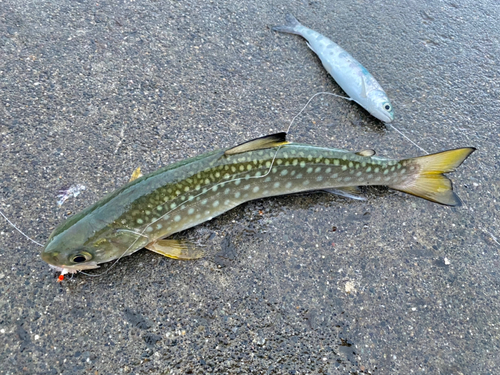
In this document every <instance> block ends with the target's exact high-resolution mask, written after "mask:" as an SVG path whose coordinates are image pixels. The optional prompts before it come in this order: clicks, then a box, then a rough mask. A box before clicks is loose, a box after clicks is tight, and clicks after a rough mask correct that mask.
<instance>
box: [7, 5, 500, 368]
mask: <svg viewBox="0 0 500 375" xmlns="http://www.w3.org/2000/svg"><path fill="white" fill-rule="evenodd" d="M288 12H290V13H292V14H294V15H295V16H296V17H297V18H298V19H299V20H300V21H302V22H303V23H304V24H305V25H306V26H309V27H311V28H314V29H315V30H317V31H319V32H322V33H323V34H325V35H327V36H328V37H330V38H331V39H333V40H334V41H336V42H337V43H338V44H340V45H341V46H343V47H344V48H345V49H346V50H347V51H349V52H350V53H351V54H352V55H353V56H354V57H355V58H357V59H358V60H359V61H360V62H362V63H363V65H365V67H366V68H367V69H368V70H369V71H370V72H371V73H372V74H373V75H374V76H375V77H376V78H377V80H378V81H379V82H380V83H381V85H382V86H383V87H384V88H385V90H386V92H387V93H388V95H389V97H390V98H391V100H392V103H393V105H394V108H395V121H394V123H393V124H394V126H395V127H397V128H398V129H399V130H400V131H401V132H402V133H404V134H405V135H406V136H407V137H408V138H410V139H412V140H413V141H414V142H416V143H417V144H418V145H419V146H420V147H421V148H422V149H424V150H426V151H427V152H429V153H430V152H437V151H441V150H444V149H450V148H456V147H464V146H473V147H476V148H477V149H478V151H476V152H475V153H474V154H473V155H472V156H471V157H470V158H469V159H468V160H467V161H466V162H465V163H464V164H463V165H462V166H461V167H460V168H459V169H458V170H457V171H456V172H455V173H453V174H452V175H451V177H452V179H453V181H454V188H455V190H456V192H457V194H458V195H459V196H460V197H461V198H462V200H463V205H462V206H461V207H456V208H449V207H443V206H440V205H437V204H433V203H430V202H427V201H424V200H422V199H419V198H416V197H412V196H407V195H404V194H402V193H397V192H393V191H389V190H388V189H384V188H377V189H369V190H367V191H365V192H364V194H365V195H366V196H367V197H368V200H367V201H354V200H346V199H342V198H339V197H336V196H333V195H331V194H327V193H309V194H301V195H295V196H285V197H280V198H274V199H267V200H259V201H254V202H250V203H248V204H245V205H242V206H240V207H238V208H236V209H234V210H232V211H230V212H229V213H227V214H225V215H222V216H220V217H218V218H216V219H214V220H212V221H211V222H208V223H206V224H204V225H201V226H199V227H197V228H194V229H191V230H189V231H186V232H185V233H182V234H180V236H181V237H186V236H187V237H190V238H197V239H200V241H203V242H204V243H205V245H206V249H207V256H206V257H205V258H204V259H202V260H198V261H192V262H181V261H175V260H171V259H166V258H162V257H160V256H159V255H156V254H153V253H151V252H148V251H147V250H143V251H140V252H138V253H136V254H134V255H133V256H130V257H127V258H125V259H122V260H121V261H120V262H119V263H118V264H116V265H115V266H114V267H112V268H110V267H109V265H104V266H103V267H101V268H100V269H99V270H96V271H92V272H89V273H91V274H92V275H98V274H101V273H102V272H103V271H106V273H105V274H103V275H102V276H100V277H92V276H87V275H83V274H79V275H76V276H75V277H73V278H72V279H69V278H68V279H67V280H65V281H64V282H62V283H57V282H56V280H57V276H58V275H57V274H56V273H55V272H54V271H53V270H51V269H50V268H49V267H48V266H47V264H45V263H44V262H43V261H42V260H41V259H40V257H39V253H40V251H41V248H39V247H38V246H37V245H35V244H33V243H31V242H29V241H28V240H26V239H25V238H24V237H22V236H21V235H20V234H19V233H18V232H16V231H15V230H14V229H13V228H12V227H10V226H9V225H8V224H7V223H6V222H5V221H4V220H3V219H2V218H0V363H1V366H0V374H83V373H88V374H187V373H192V374H203V373H217V374H245V373H255V374H396V373H398V374H403V373H404V374H412V373H415V374H416V373H425V374H495V373H498V368H499V367H500V355H499V347H500V340H499V339H500V332H499V329H500V314H499V311H500V301H499V295H498V294H499V289H500V275H499V271H498V267H499V265H500V263H499V248H500V231H499V222H498V212H499V202H498V196H499V189H500V179H499V177H498V175H499V173H498V171H499V164H498V160H499V157H500V149H499V146H498V145H499V141H500V125H499V120H498V119H499V118H500V105H499V97H500V84H499V80H500V73H499V67H500V63H499V60H498V59H499V56H500V39H499V35H500V22H499V19H500V6H499V3H498V2H497V1H496V0H489V1H474V2H471V1H466V0H455V1H451V0H450V1H439V2H436V1H412V0H409V1H405V2H401V1H394V0H392V1H390V0H389V1H378V0H377V1H368V0H366V1H347V0H342V1H341V0H338V1H283V0H275V1H239V2H237V1H197V0H194V1H190V2H182V1H116V2H108V1H102V2H101V1H98V0H97V1H92V2H90V1H85V0H80V1H61V0H55V1H50V2H39V1H22V0H16V1H14V0H10V1H9V0H7V1H5V0H4V1H1V2H0V89H1V94H0V161H1V162H0V209H1V210H2V212H3V213H4V214H5V215H7V217H8V218H9V219H10V220H12V221H13V222H14V223H15V224H16V225H17V226H18V227H19V228H21V229H22V230H23V231H25V232H26V233H27V234H28V235H30V236H31V237H33V238H34V239H35V240H37V241H39V242H41V243H44V242H45V241H46V239H47V238H48V236H49V235H50V233H51V231H52V230H53V229H54V228H55V227H56V226H57V225H58V224H60V223H61V222H62V221H63V220H64V219H65V218H66V217H68V216H70V215H72V214H73V213H75V212H77V211H79V210H81V209H83V208H85V207H86V206H88V205H89V204H91V203H93V202H95V201H97V200H98V199H100V198H101V197H103V196H104V195H105V194H106V193H107V192H110V191H112V190H114V189H115V188H117V187H119V186H121V185H122V184H124V183H125V182H126V181H128V178H129V176H130V174H131V173H132V171H133V170H134V169H135V168H136V167H138V166H141V167H142V169H143V171H145V172H148V171H153V170H155V169H156V168H158V167H159V166H161V165H165V164H168V163H171V162H174V161H178V160H182V159H185V158H187V157H191V156H195V155H198V154H200V153H203V152H205V151H208V150H212V149H214V148H222V147H228V146H231V145H235V144H238V143H240V142H242V141H245V140H248V139H250V138H252V137H256V136H260V135H263V134H267V133H270V132H276V131H281V130H284V129H285V128H286V127H287V126H288V124H289V122H290V120H291V119H292V118H293V116H295V115H296V114H297V113H298V112H299V110H300V109H301V108H302V106H303V105H304V104H305V103H306V101H307V100H308V99H309V97H310V96H312V95H313V94H314V93H316V92H319V91H329V92H336V93H338V94H341V93H342V92H341V90H340V89H339V87H338V86H337V85H336V84H335V83H334V82H333V80H332V79H331V78H330V77H329V76H328V75H327V74H326V72H325V71H324V70H323V68H322V67H321V64H320V62H319V60H318V59H317V58H316V57H315V55H314V54H313V53H312V52H311V51H310V50H309V49H308V48H307V45H306V43H305V42H304V40H302V39H301V38H300V37H298V36H295V35H287V34H278V33H275V32H273V31H271V27H272V26H274V25H279V24H282V23H283V22H284V19H285V14H286V13H288ZM290 137H291V139H292V140H294V141H299V142H304V143H310V144H316V145H322V146H330V147H336V148H347V149H350V150H362V149H367V148H370V149H375V150H377V153H378V155H382V156H387V157H395V158H399V157H410V156H417V155H421V154H423V151H422V150H420V149H418V148H417V147H416V146H414V145H412V144H411V143H410V142H409V141H408V140H406V139H405V138H404V137H403V136H402V135H400V134H399V133H398V132H396V131H395V130H393V129H391V128H385V127H384V125H383V124H381V123H380V122H379V121H377V120H375V119H373V118H372V117H370V116H369V115H368V114H367V113H366V112H365V111H364V110H362V109H361V108H360V107H359V106H357V105H356V104H354V103H351V102H348V101H345V100H342V99H339V98H332V97H327V96H321V97H319V98H316V99H315V100H314V101H313V103H312V104H311V105H310V107H308V108H307V110H306V111H305V113H304V114H303V115H302V116H300V117H299V118H298V119H297V122H296V124H295V126H294V128H293V129H292V132H291V136H290ZM76 184H81V185H84V186H85V187H86V190H85V191H83V192H82V193H81V194H80V195H78V196H77V197H71V198H69V199H68V200H67V201H66V202H65V203H64V204H63V205H62V206H61V207H58V205H57V200H58V197H57V195H58V193H59V190H61V189H63V188H67V187H69V186H72V185H76Z"/></svg>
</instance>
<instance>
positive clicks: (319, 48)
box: [273, 14, 394, 122]
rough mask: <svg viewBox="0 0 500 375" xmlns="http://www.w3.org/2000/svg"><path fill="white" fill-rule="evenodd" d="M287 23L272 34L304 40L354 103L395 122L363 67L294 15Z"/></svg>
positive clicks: (379, 89) (381, 92)
mask: <svg viewBox="0 0 500 375" xmlns="http://www.w3.org/2000/svg"><path fill="white" fill-rule="evenodd" d="M286 21H287V23H288V24H287V25H285V26H276V27H273V30H274V31H279V32H283V33H291V34H297V35H300V36H302V37H303V38H304V39H306V40H307V43H308V46H309V47H310V48H311V49H312V50H313V51H314V52H315V53H316V54H317V55H318V57H319V58H320V59H321V62H322V63H323V66H324V67H325V69H326V71H327V72H328V73H330V75H331V76H332V77H333V79H335V81H336V82H337V83H338V85H339V86H340V87H342V89H343V90H344V91H345V92H346V94H347V95H349V97H350V98H351V99H352V100H354V101H355V102H356V103H358V104H359V105H360V106H362V107H363V108H364V109H366V110H367V111H368V112H370V114H372V115H373V116H374V117H376V118H378V119H379V120H381V121H384V122H391V121H392V120H393V119H394V112H393V108H392V104H391V102H390V100H389V98H388V97H387V94H386V93H385V91H384V89H382V87H381V86H380V84H379V83H378V82H377V80H376V79H375V78H373V76H372V75H371V74H370V72H368V70H366V68H365V67H364V66H363V65H361V64H360V63H359V62H358V61H357V60H356V59H354V57H352V56H351V55H350V54H349V53H348V52H346V51H345V50H344V49H343V48H342V47H340V46H339V45H338V44H336V43H334V42H333V41H332V40H330V39H328V38H327V37H326V36H324V35H321V34H320V33H318V32H316V31H314V30H312V29H309V28H307V27H305V26H303V25H302V24H301V23H300V22H299V21H297V19H296V18H295V17H294V16H292V15H291V14H288V15H287V16H286Z"/></svg>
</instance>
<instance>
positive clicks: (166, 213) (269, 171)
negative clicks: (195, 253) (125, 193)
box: [78, 145, 283, 277]
mask: <svg viewBox="0 0 500 375" xmlns="http://www.w3.org/2000/svg"><path fill="white" fill-rule="evenodd" d="M281 147H283V146H281V145H280V146H278V149H277V150H276V152H275V153H274V156H273V159H272V161H271V164H270V166H269V168H268V169H267V172H266V173H264V174H263V175H262V176H250V177H249V178H248V179H251V178H263V177H266V176H268V175H269V173H271V171H272V168H273V166H274V162H275V160H276V157H277V156H278V152H279V150H280V149H281ZM243 173H244V172H241V173H238V174H237V175H240V174H243ZM242 179H243V178H233V179H232V180H228V181H221V182H219V183H217V184H215V185H213V186H212V187H211V188H210V189H207V190H206V191H202V192H201V193H199V194H198V195H194V196H193V197H192V198H191V199H189V200H188V201H186V202H184V203H181V204H180V205H179V206H177V207H175V208H173V209H171V210H170V211H168V212H165V213H164V214H163V215H162V216H160V217H159V218H158V219H156V220H154V221H152V222H151V223H149V224H148V225H147V226H145V227H144V229H143V230H142V232H140V233H139V232H134V231H132V230H130V232H131V233H133V234H136V235H137V236H139V237H145V238H148V237H147V236H146V235H145V234H144V232H146V230H147V229H148V228H149V227H150V226H152V225H153V224H155V223H156V222H158V221H159V220H162V219H163V218H165V217H166V216H167V215H169V214H171V213H172V212H173V211H175V210H177V209H180V208H181V207H182V206H184V205H186V204H187V203H189V202H191V201H193V200H194V199H196V198H197V197H199V196H201V195H203V194H206V193H207V192H208V191H209V190H211V189H213V188H214V187H215V186H219V185H223V184H226V183H230V182H234V181H238V180H242ZM171 234H174V233H171ZM139 237H138V238H137V239H135V241H134V242H132V243H131V244H130V245H129V247H128V248H127V249H126V250H125V251H124V252H123V253H122V254H121V255H120V256H119V257H118V258H117V259H115V261H114V262H113V264H111V266H110V267H108V268H107V269H106V271H104V272H102V273H100V274H97V275H95V274H89V273H86V272H84V271H78V272H80V273H82V274H84V275H86V276H90V277H100V276H103V275H105V274H106V273H108V272H109V271H110V270H111V269H112V268H113V267H114V266H115V265H116V264H117V263H118V261H119V260H120V259H122V258H123V257H124V256H125V254H127V252H128V251H129V250H130V249H131V248H132V247H133V246H134V245H135V244H136V243H137V241H138V240H139Z"/></svg>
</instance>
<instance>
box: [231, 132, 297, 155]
mask: <svg viewBox="0 0 500 375" xmlns="http://www.w3.org/2000/svg"><path fill="white" fill-rule="evenodd" d="M287 143H290V142H288V141H287V140H286V133H285V132H281V133H276V134H270V135H265V136H264V137H259V138H255V139H252V140H250V141H247V142H244V143H242V144H239V145H238V146H235V147H233V148H230V149H229V150H226V151H225V152H224V155H226V156H228V155H235V154H241V153H243V152H247V151H255V150H262V149H264V148H273V147H277V146H282V145H286V144H287Z"/></svg>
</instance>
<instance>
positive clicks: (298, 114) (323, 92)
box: [286, 91, 352, 134]
mask: <svg viewBox="0 0 500 375" xmlns="http://www.w3.org/2000/svg"><path fill="white" fill-rule="evenodd" d="M321 94H326V95H331V96H335V97H337V98H342V99H346V100H349V101H352V99H351V98H348V97H347V96H342V95H337V94H334V93H331V92H326V91H322V92H317V93H316V94H314V95H313V96H311V98H309V100H308V101H307V103H306V105H305V106H304V107H303V108H302V109H301V110H300V112H299V113H297V114H296V115H295V117H294V118H293V119H292V121H291V122H290V125H289V126H288V129H287V131H286V133H287V134H288V132H289V131H290V129H291V128H292V124H293V122H294V121H295V119H296V118H297V117H299V116H300V114H301V113H302V112H304V110H305V109H306V107H307V106H308V105H309V103H311V101H312V100H313V99H314V98H315V97H316V96H318V95H321Z"/></svg>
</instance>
